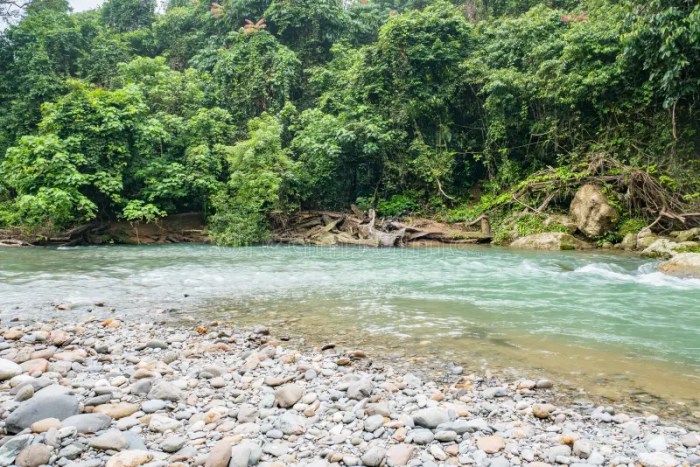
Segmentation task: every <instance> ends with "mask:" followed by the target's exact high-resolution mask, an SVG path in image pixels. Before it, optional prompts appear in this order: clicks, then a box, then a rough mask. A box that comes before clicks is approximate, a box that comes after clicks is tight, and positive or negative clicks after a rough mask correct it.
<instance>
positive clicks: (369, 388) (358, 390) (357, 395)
mask: <svg viewBox="0 0 700 467" xmlns="http://www.w3.org/2000/svg"><path fill="white" fill-rule="evenodd" d="M373 391H374V384H372V381H370V380H369V379H367V378H361V379H359V380H357V381H352V382H351V383H350V384H348V391H347V393H348V397H349V398H350V399H355V400H360V399H364V398H365V397H369V396H371V395H372V392H373Z"/></svg>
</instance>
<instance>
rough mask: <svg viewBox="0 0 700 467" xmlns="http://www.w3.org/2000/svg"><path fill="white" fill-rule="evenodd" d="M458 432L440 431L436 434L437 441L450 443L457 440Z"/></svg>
mask: <svg viewBox="0 0 700 467" xmlns="http://www.w3.org/2000/svg"><path fill="white" fill-rule="evenodd" d="M457 436H458V435H457V432H456V431H452V430H447V431H438V432H437V433H435V439H436V440H438V441H440V442H441V443H448V442H450V441H454V440H456V439H457Z"/></svg>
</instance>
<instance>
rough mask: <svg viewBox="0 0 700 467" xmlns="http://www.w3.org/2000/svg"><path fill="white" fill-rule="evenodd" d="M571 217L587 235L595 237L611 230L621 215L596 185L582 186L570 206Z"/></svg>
mask: <svg viewBox="0 0 700 467" xmlns="http://www.w3.org/2000/svg"><path fill="white" fill-rule="evenodd" d="M569 211H570V214H571V218H572V219H573V221H574V222H575V223H576V226H577V227H578V229H579V230H580V231H581V232H582V233H583V234H584V235H586V236H587V237H589V238H595V237H600V236H601V235H605V234H606V233H607V232H609V231H611V230H612V229H613V228H614V227H615V224H617V221H618V220H619V219H620V215H619V213H618V212H617V209H615V208H614V207H613V206H612V205H611V204H610V203H609V202H608V198H607V197H606V196H605V195H604V194H603V192H602V190H601V189H600V188H599V187H598V186H596V185H584V186H582V187H581V188H580V189H579V190H578V191H577V192H576V195H575V196H574V200H573V201H572V202H571V206H570V207H569Z"/></svg>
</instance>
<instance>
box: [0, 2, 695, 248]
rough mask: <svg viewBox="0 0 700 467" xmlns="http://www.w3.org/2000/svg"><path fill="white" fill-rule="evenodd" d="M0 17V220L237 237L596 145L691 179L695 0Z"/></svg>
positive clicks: (592, 150)
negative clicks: (289, 219) (151, 226)
mask: <svg viewBox="0 0 700 467" xmlns="http://www.w3.org/2000/svg"><path fill="white" fill-rule="evenodd" d="M0 12H4V10H3V9H0ZM11 23H12V24H10V25H9V26H8V27H6V28H5V29H4V30H3V31H2V33H1V34H0V227H2V226H20V227H22V228H36V227H41V228H44V229H47V228H48V229H62V228H66V227H69V226H72V225H77V224H79V223H83V222H86V221H90V220H96V219H97V220H117V219H122V220H128V221H132V222H141V221H153V220H156V219H158V218H160V217H162V216H165V215H168V214H173V213H178V212H186V211H201V212H204V213H205V214H206V215H207V216H208V218H209V220H210V227H211V230H212V232H213V234H214V238H215V239H217V240H218V241H219V242H221V243H227V244H246V243H250V242H255V241H259V240H264V239H265V238H266V236H267V235H268V229H269V217H270V215H272V214H275V213H285V212H290V211H293V210H297V209H302V208H323V209H348V208H349V207H350V205H351V204H352V203H356V204H357V205H358V206H360V207H370V206H372V207H375V208H377V209H378V211H379V213H380V214H382V215H388V216H391V215H402V214H411V213H413V214H430V215H437V216H443V217H444V218H445V219H448V220H451V221H460V220H467V219H470V218H473V217H474V216H476V215H478V214H479V212H480V211H483V210H485V209H488V208H489V207H491V206H493V205H494V204H497V203H498V202H499V196H500V198H502V193H508V192H509V190H511V189H513V188H514V187H517V186H518V184H520V183H522V181H523V180H526V179H528V177H530V176H532V175H533V174H538V173H541V172H539V171H541V170H543V169H547V168H548V167H554V168H556V170H557V171H559V172H560V173H561V174H563V175H562V176H571V177H575V176H576V167H578V166H579V165H580V164H581V163H582V161H585V160H587V158H588V157H590V155H592V154H597V155H600V154H603V155H605V156H606V157H609V158H612V159H614V160H616V161H619V162H620V163H622V164H626V165H629V166H634V167H640V168H642V169H643V170H645V171H647V172H649V173H654V174H657V175H658V176H659V177H660V178H659V180H661V181H662V182H663V183H664V185H665V186H666V187H667V188H668V189H669V190H672V191H673V192H674V193H678V195H679V196H684V197H685V199H686V200H692V199H695V198H697V197H698V196H700V195H698V193H699V192H700V177H699V176H698V173H699V172H698V170H700V164H699V163H698V143H699V142H700V141H699V137H698V130H700V119H699V118H698V117H699V116H700V115H699V113H698V105H697V104H698V97H699V96H698V91H699V90H700V47H698V44H700V4H698V3H697V2H696V1H689V0H650V1H635V0H620V1H616V0H580V1H574V0H549V1H536V0H504V1H500V2H495V1H493V0H467V1H466V2H465V3H461V2H460V1H456V2H448V1H445V0H435V1H422V0H359V1H355V2H348V1H343V2H341V1H339V0H224V1H223V2H221V3H220V4H219V3H211V4H210V3H208V2H207V1H204V0H170V1H169V2H168V4H167V5H166V6H165V8H164V11H158V10H157V9H156V3H155V0H107V1H106V2H105V3H104V5H103V6H102V7H101V8H99V9H97V10H93V11H89V12H84V13H77V14H73V13H71V11H70V9H69V6H68V4H67V3H66V1H65V0H33V1H31V3H29V5H28V6H27V7H26V9H25V11H23V12H22V14H21V19H15V20H13V21H11ZM567 174H568V175H567ZM635 215H636V213H629V215H628V216H626V217H625V218H624V219H623V221H629V219H630V218H634V216H635Z"/></svg>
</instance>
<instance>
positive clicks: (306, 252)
mask: <svg viewBox="0 0 700 467" xmlns="http://www.w3.org/2000/svg"><path fill="white" fill-rule="evenodd" d="M98 302H101V303H104V304H105V307H102V308H97V307H95V303H98ZM57 304H70V305H71V306H72V310H71V311H60V312H59V311H55V305H57ZM112 307H113V308H116V311H117V313H121V314H123V315H124V316H126V317H131V318H132V319H153V317H156V316H159V313H158V311H157V310H163V309H165V310H168V312H167V316H170V317H174V318H177V317H181V318H183V317H185V316H198V317H199V316H202V317H206V318H207V319H208V318H210V317H211V318H212V319H224V320H225V319H230V320H231V321H232V322H240V323H244V324H254V323H261V324H271V325H277V326H284V329H285V330H286V331H289V332H297V331H298V332H299V333H303V334H308V335H309V336H310V339H316V340H318V341H319V342H322V341H324V340H325V341H338V340H340V341H343V342H346V343H347V344H348V345H362V346H363V348H369V349H376V350H377V351H382V352H390V353H394V354H396V355H404V356H406V357H407V358H413V359H415V360H416V361H417V362H418V361H423V362H428V363H430V362H431V361H438V360H449V361H454V362H459V363H461V364H464V365H465V366H467V367H484V366H488V367H489V368H493V369H494V370H497V369H505V368H514V369H518V370H520V371H522V372H523V373H524V374H528V375H531V374H535V375H540V374H543V375H546V376H550V377H555V378H558V379H560V380H562V381H565V382H568V383H569V384H570V385H571V386H572V387H577V388H580V387H583V388H584V389H585V390H586V391H587V392H588V391H589V392H592V393H599V394H600V395H602V396H604V397H608V398H611V399H613V400H620V399H626V398H632V399H634V397H637V399H636V402H637V403H638V404H641V405H640V407H642V408H644V407H646V405H645V404H651V405H650V407H651V406H653V405H654V404H655V403H658V402H659V401H664V403H666V404H667V405H668V406H669V407H675V408H678V407H681V408H682V409H683V411H685V412H687V413H688V414H691V415H690V416H691V417H692V416H693V415H692V414H694V416H696V417H700V414H699V413H698V411H699V410H700V280H696V279H681V278H675V277H670V276H666V275H664V274H662V273H659V272H657V271H656V263H655V262H654V261H650V260H644V259H640V258H637V257H631V256H623V255H616V254H610V253H598V252H594V253H573V252H572V253H568V252H566V253H565V252H556V253H549V252H522V251H513V250H508V249H500V248H490V247H471V248H421V249H411V248H409V249H364V248H331V247H327V248H313V247H308V248H307V247H285V246H271V247H251V248H239V249H234V248H218V247H214V246H205V245H172V246H109V247H76V248H65V249H63V248H58V249H44V248H18V249H11V248H8V249H0V313H1V314H2V315H3V317H8V316H11V315H22V316H25V317H26V316H36V317H41V318H44V317H47V316H50V315H51V314H52V313H55V314H63V315H65V314H66V313H84V312H87V311H88V310H93V313H94V314H100V313H103V314H105V313H109V311H108V310H109V309H110V308H112ZM161 313H162V312H161ZM3 321H4V320H3ZM565 384H566V383H565Z"/></svg>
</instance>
